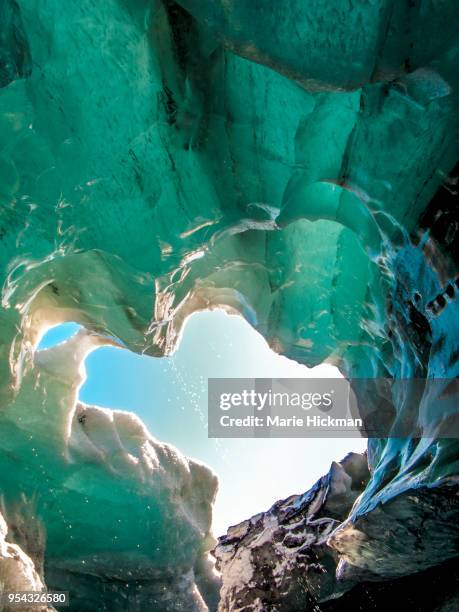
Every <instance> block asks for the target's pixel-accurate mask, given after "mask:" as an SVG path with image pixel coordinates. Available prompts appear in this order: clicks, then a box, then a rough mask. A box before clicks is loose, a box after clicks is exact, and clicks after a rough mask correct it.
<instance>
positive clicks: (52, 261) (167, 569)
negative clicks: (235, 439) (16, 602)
mask: <svg viewBox="0 0 459 612" xmlns="http://www.w3.org/2000/svg"><path fill="white" fill-rule="evenodd" d="M0 19H1V24H2V35H1V37H0V203H1V206H0V274H1V286H2V294H1V298H2V302H1V304H2V306H1V311H0V319H1V321H0V402H1V411H0V428H1V437H0V474H1V483H0V490H1V508H2V514H3V517H4V521H5V523H2V525H3V526H2V529H1V559H0V572H1V574H0V580H1V582H2V583H3V585H4V588H5V589H8V588H10V586H11V588H15V585H17V586H19V585H23V586H24V587H26V586H30V587H31V588H39V587H40V585H41V583H43V582H44V583H46V585H47V586H48V588H54V589H56V588H62V589H66V590H69V591H70V592H71V594H72V599H73V601H74V602H75V603H74V604H72V606H73V609H76V610H95V609H97V610H103V609H106V610H125V609H129V610H144V609H149V607H153V608H154V607H155V606H156V609H161V610H165V611H168V610H171V611H173V610H179V609H185V610H186V609H197V610H199V609H205V607H206V606H207V607H210V608H211V609H214V608H215V607H216V605H217V604H216V601H217V598H218V597H217V595H216V590H217V588H218V584H217V582H216V579H215V577H214V576H213V573H212V563H211V561H210V560H209V556H208V553H209V551H210V550H211V549H212V548H213V547H214V544H215V542H214V541H213V539H212V536H211V534H210V533H209V526H210V519H211V505H212V500H213V497H214V495H215V489H216V479H215V476H214V475H213V474H212V472H211V470H210V469H208V468H206V467H204V466H202V465H200V464H198V463H197V462H194V461H191V460H188V459H186V458H185V457H183V456H182V455H181V454H180V452H179V451H178V450H176V449H173V448H172V447H171V446H169V445H167V444H164V443H161V442H159V441H157V440H155V439H154V438H153V437H152V436H151V435H150V434H149V433H148V432H147V431H146V430H145V427H144V426H143V424H142V423H140V421H139V420H138V419H137V418H136V417H134V416H132V415H128V414H125V413H121V412H117V411H110V410H103V409H100V408H98V407H95V406H84V405H81V404H79V403H78V402H77V391H78V385H79V384H80V382H81V376H82V370H81V362H82V360H83V358H84V355H86V354H87V353H88V351H90V350H92V348H94V347H95V346H98V345H102V344H106V343H113V342H114V343H115V344H119V345H122V346H123V347H125V348H127V349H129V350H132V351H136V352H139V353H140V352H145V353H148V354H150V355H155V356H163V355H167V354H169V353H170V352H171V351H172V350H173V349H174V347H175V345H176V342H177V338H178V337H179V334H180V330H181V328H182V325H183V322H184V320H185V319H186V317H187V316H188V315H189V314H190V313H192V312H194V311H196V310H199V309H205V308H212V307H215V306H219V307H222V308H225V309H227V310H231V311H232V312H239V313H240V314H241V315H242V316H244V317H245V318H246V319H247V320H248V321H249V322H250V323H251V324H252V325H253V326H254V327H255V328H256V329H257V330H258V331H259V332H260V333H261V334H263V336H264V337H265V338H266V339H267V341H268V342H269V343H270V345H271V346H272V348H273V349H274V350H276V351H277V352H279V353H282V354H284V355H286V356H288V357H290V358H293V359H296V360H297V361H299V362H301V363H304V364H306V365H308V366H313V365H316V364H318V363H321V362H323V361H324V360H328V361H329V362H331V363H334V364H336V365H337V366H338V367H339V368H340V370H341V372H342V373H343V374H344V375H345V376H347V377H352V378H358V377H360V378H365V377H366V378H392V379H394V380H401V379H408V380H411V379H413V380H414V379H423V378H438V379H442V380H443V381H444V385H443V387H436V389H437V391H436V392H435V393H431V392H430V391H429V389H427V388H425V389H421V390H420V389H419V387H416V386H410V385H402V386H401V389H400V388H399V389H398V391H394V392H393V394H392V395H391V397H390V398H389V401H388V405H386V409H387V408H388V407H389V408H390V411H389V414H390V419H389V423H387V422H386V423H385V426H386V427H387V428H388V432H389V433H390V432H391V431H392V432H394V431H396V425H397V423H399V422H400V421H401V420H403V421H406V422H408V423H409V425H410V428H411V430H412V432H413V435H412V436H411V437H410V438H404V439H402V438H400V437H393V436H390V435H388V436H387V437H384V438H379V439H372V440H370V441H369V445H368V452H367V462H368V475H367V477H366V478H364V479H362V480H359V477H357V476H356V474H355V470H357V467H355V466H359V465H360V468H359V469H358V470H357V473H358V474H360V471H362V473H363V472H364V471H365V470H364V468H363V466H362V461H363V459H358V458H356V457H354V458H353V459H346V460H345V461H344V462H341V464H338V463H337V464H334V466H333V467H332V470H331V472H330V474H329V475H328V476H327V477H325V478H324V479H323V480H322V481H320V483H319V484H318V485H317V486H316V487H315V488H313V490H312V491H311V492H310V493H308V494H305V495H304V496H299V497H298V498H296V497H294V498H290V500H286V501H285V502H279V504H276V505H275V506H274V508H273V509H272V510H271V511H269V512H268V513H264V514H262V515H260V516H258V518H254V519H250V520H248V521H247V522H245V523H243V524H242V526H239V527H237V528H233V529H232V530H231V531H230V533H229V535H227V536H225V538H224V539H223V540H222V541H221V542H220V544H219V545H218V547H217V549H216V555H217V558H218V563H219V566H220V567H221V569H222V577H221V580H222V585H223V587H222V588H223V591H222V599H221V603H220V608H221V609H225V606H226V609H231V606H233V605H234V606H236V605H239V604H238V603H237V601H239V600H237V598H240V601H241V602H244V601H247V602H249V601H250V602H251V603H250V604H249V603H247V606H249V605H251V606H258V607H259V608H260V606H262V607H261V609H263V605H266V609H268V610H269V609H270V607H269V606H271V609H273V610H275V609H276V607H272V606H277V607H279V609H282V606H284V609H288V605H290V604H289V603H288V602H289V601H290V600H289V598H293V599H292V601H294V602H295V601H296V599H295V598H300V600H302V601H304V602H306V601H309V599H311V601H312V602H313V603H312V604H311V606H316V605H318V604H316V603H314V602H315V601H317V600H318V599H320V600H322V599H323V600H324V602H325V603H321V604H320V605H321V607H322V608H323V609H333V606H338V608H337V609H339V606H341V607H342V609H349V607H350V608H353V607H356V608H357V609H359V606H360V609H368V605H369V604H368V598H369V597H370V598H371V601H372V604H371V605H373V604H374V607H377V606H380V609H382V608H381V607H383V606H387V605H393V602H390V599H389V598H390V594H396V596H397V597H400V598H402V596H403V593H405V592H406V591H407V590H409V591H410V593H411V595H412V598H411V599H405V600H404V601H405V602H406V605H407V607H410V606H411V607H414V609H416V608H415V606H418V607H419V609H423V606H424V609H425V605H427V606H428V607H427V609H432V610H435V609H437V608H438V609H439V610H440V609H442V610H447V609H455V608H454V606H455V605H456V604H455V600H454V597H455V593H454V590H453V588H452V585H453V584H454V582H453V581H454V576H456V574H455V572H456V570H455V569H454V568H455V563H456V561H455V558H456V557H457V550H458V546H457V544H458V535H459V534H458V528H457V525H458V501H457V500H458V499H459V497H458V474H459V442H458V440H457V439H455V438H453V437H451V436H450V433H451V427H450V425H451V423H452V421H453V420H454V418H457V395H456V394H455V391H454V388H452V387H451V385H450V382H451V380H453V379H455V378H456V377H457V375H458V351H459V348H458V336H459V334H458V329H457V321H458V320H459V316H458V315H459V313H458V300H457V293H458V291H459V278H458V276H457V254H458V252H459V249H458V223H459V221H458V213H457V211H458V206H457V184H458V174H459V170H458V165H457V160H458V157H459V156H458V142H459V139H458V93H457V92H458V74H459V73H458V71H457V61H458V57H459V42H458V12H457V2H456V1H455V0H430V1H428V2H417V1H413V2H411V1H410V2H405V1H400V2H394V0H371V1H370V0H369V1H368V2H361V3H357V2H351V1H350V0H311V1H310V2H307V3H305V2H303V1H302V0H292V1H291V2H289V3H285V2H275V1H273V0H258V1H257V2H246V1H245V0H224V1H223V0H221V1H220V0H212V1H211V0H180V1H179V2H173V1H172V0H151V1H150V2H146V1H143V0H105V1H104V2H93V0H66V2H65V3H62V2H61V1H59V0H3V2H1V3H0ZM64 321H76V322H78V323H80V324H81V325H82V326H83V327H84V328H85V330H86V331H84V332H82V333H81V334H79V335H78V336H76V337H75V338H74V339H72V340H71V341H69V342H68V343H66V344H65V345H63V346H61V347H57V348H55V349H50V350H49V351H46V352H39V351H37V350H36V347H37V346H38V343H39V340H40V337H41V336H42V334H43V333H45V331H46V329H47V328H48V327H49V326H51V325H54V324H57V323H60V322H64ZM357 395H358V398H359V410H360V412H361V415H362V418H364V419H365V421H371V422H372V423H373V424H374V423H376V424H378V422H379V421H380V420H381V419H382V418H383V416H382V413H381V411H379V410H378V408H379V399H380V398H378V397H375V396H374V395H372V394H371V393H369V392H368V389H365V386H364V385H363V386H362V387H360V388H359V389H358V390H357ZM387 414H388V411H387V410H385V411H384V415H386V416H387ZM352 466H354V467H352ZM298 469H301V466H299V468H298ZM304 469H306V468H304ZM356 479H357V480H356ZM362 483H363V484H362ZM336 500H339V502H338V501H336ZM295 504H297V505H298V512H299V514H298V523H297V527H298V530H299V531H298V533H297V532H296V531H295V529H296V527H295V521H296V520H297V518H296V517H295V516H294V514H295V511H296V510H295V507H296V506H295ZM290 520H292V521H293V522H290ZM276 534H278V535H276ZM278 537H279V540H277V539H276V538H278ZM303 538H304V540H302V539H303ZM257 542H258V544H257ZM232 555H233V556H232ZM264 555H266V557H264ZM315 555H317V559H316V561H313V559H314V558H315ZM263 563H265V566H263ZM314 564H316V568H317V570H318V571H317V572H315V570H314V567H315V565H314ZM445 564H446V565H445ZM299 567H302V568H304V572H303V574H304V575H305V576H307V579H305V580H304V581H302V579H301V576H300V574H301V573H302V572H301V571H299V569H298V568H299ZM442 568H443V569H442ZM444 568H446V569H444ZM322 569H323V570H324V571H322ZM265 574H266V575H269V576H274V574H275V576H274V579H273V582H272V585H273V586H272V589H273V592H272V593H271V594H270V593H266V589H267V586H266V585H267V584H268V583H267V582H266V579H265V578H264V576H265ZM304 575H303V578H304ZM445 575H448V576H451V579H450V581H449V582H447V583H445V579H444V576H445ZM238 581H239V583H238ZM308 584H309V585H310V586H308ZM426 584H430V585H436V586H432V587H431V589H430V590H429V591H428V592H427V591H426V586H425V585H426ZM363 585H370V586H365V587H364V586H363ZM384 585H386V586H384ZM350 586H352V588H349V587H350ZM247 589H250V590H252V591H254V592H255V593H258V595H257V597H258V598H259V599H260V601H261V602H262V601H263V598H265V601H266V602H269V603H266V604H263V603H259V602H258V603H256V598H255V599H253V597H252V596H251V595H249V594H248V592H247ZM365 589H366V590H365ZM416 593H417V594H418V595H416ZM442 593H443V595H441V594H442ZM250 597H252V600H250ZM276 597H278V598H279V597H280V598H282V597H285V602H284V603H282V602H279V601H276V602H275V603H273V602H274V600H275V598H276ZM353 597H354V598H355V599H352V598H353ZM359 597H360V599H359ZM416 597H417V599H416ZM301 598H302V599H301ZM365 598H367V599H365ZM236 600H237V601H236ZM225 602H226V603H225ZM362 602H363V603H362ZM365 602H366V604H365ZM426 602H427V603H426ZM456 603H457V602H456ZM244 605H245V604H244ZM291 605H292V606H293V609H295V608H294V606H295V605H297V604H296V603H293V604H291ZM298 605H299V604H298ZM301 605H303V604H301ZM308 605H309V604H308ZM365 605H367V607H366V608H365ZM228 606H229V608H228ZM305 606H306V603H305ZM325 606H328V608H327V607H325ZM330 606H331V607H330ZM346 606H348V608H346ZM448 606H449V608H448ZM456 608H457V605H456ZM249 609H250V608H249ZM312 609H314V607H312Z"/></svg>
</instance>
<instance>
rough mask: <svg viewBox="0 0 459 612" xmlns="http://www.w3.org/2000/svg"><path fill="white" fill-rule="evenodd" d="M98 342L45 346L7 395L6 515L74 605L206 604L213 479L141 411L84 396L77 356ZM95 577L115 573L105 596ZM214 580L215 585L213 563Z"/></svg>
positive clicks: (0, 446) (2, 446) (85, 339)
mask: <svg viewBox="0 0 459 612" xmlns="http://www.w3.org/2000/svg"><path fill="white" fill-rule="evenodd" d="M101 342H103V341H101V339H100V337H98V336H94V335H93V334H91V333H88V332H86V331H80V332H79V333H78V334H77V335H75V336H73V337H72V338H71V339H70V340H68V341H67V342H65V343H63V344H60V345H58V346H56V347H55V348H51V349H47V350H43V351H38V352H37V353H36V355H35V359H34V362H35V363H34V367H33V368H31V369H30V370H29V371H28V372H27V374H26V375H25V376H24V377H23V379H22V382H21V387H20V389H19V390H18V392H17V394H16V395H15V398H14V400H13V401H12V402H11V404H9V405H8V406H4V409H3V412H2V415H1V427H2V434H3V435H2V440H1V443H0V450H1V453H2V457H3V459H2V501H3V507H4V509H5V517H6V518H7V520H8V522H9V524H10V530H11V531H12V533H13V535H14V540H15V542H17V543H20V544H21V546H22V547H23V548H24V550H27V551H28V552H29V554H30V555H31V556H32V558H33V559H34V561H35V562H36V564H37V565H38V566H39V567H41V568H43V571H42V574H43V572H44V574H45V576H46V582H47V586H48V587H50V586H54V587H56V588H60V589H61V590H70V591H71V592H72V599H73V603H72V605H73V606H74V607H75V608H76V609H77V608H78V609H86V608H85V606H87V605H89V606H92V607H94V608H96V607H97V606H98V607H99V608H100V609H107V610H109V609H113V608H112V607H111V606H113V605H114V606H115V608H116V606H117V605H118V606H119V605H120V604H119V602H118V599H120V600H121V601H122V600H123V598H126V600H127V601H130V602H131V604H130V605H132V606H133V607H134V608H135V607H136V606H137V608H136V609H144V607H145V606H146V605H147V602H148V603H149V605H153V604H155V605H157V606H158V609H159V607H160V606H161V605H164V606H165V609H168V608H167V605H166V604H162V602H163V599H165V600H166V603H167V600H168V599H171V597H172V596H173V599H174V601H173V602H172V604H171V605H170V609H171V610H172V609H179V608H180V602H182V605H184V604H185V603H186V605H187V606H188V607H187V609H190V610H191V609H196V610H204V609H206V605H205V604H204V602H203V600H202V597H201V594H200V592H199V588H198V587H197V585H196V582H195V571H196V572H197V573H198V574H199V576H200V578H202V579H203V580H205V579H206V576H205V572H204V569H205V568H206V564H207V561H206V557H207V551H208V550H209V548H210V547H211V546H212V543H213V539H212V536H211V535H210V533H209V531H210V522H211V505H212V502H213V500H214V497H215V493H216V487H217V479H216V477H215V475H214V474H213V473H212V472H211V471H210V470H209V469H208V468H207V467H205V466H204V465H202V464H200V463H198V462H196V461H194V460H190V459H186V458H185V457H184V456H183V455H181V454H180V453H179V452H178V451H177V450H176V449H175V448H173V447H172V446H170V445H168V444H162V443H160V442H158V441H157V440H156V439H155V438H153V437H152V436H151V435H150V434H149V432H148V431H147V430H146V428H145V426H144V425H143V424H142V422H141V421H140V420H139V419H138V418H137V417H136V416H135V415H133V414H131V413H127V412H121V411H116V410H115V411H112V410H106V409H102V408H98V407H96V406H88V405H85V404H82V403H80V402H78V401H77V391H78V387H79V385H80V384H81V382H82V376H83V374H84V372H83V369H82V359H83V358H84V356H85V355H86V354H87V353H88V352H89V351H90V350H92V349H94V348H95V347H97V345H100V344H101ZM40 531H41V532H42V533H43V537H41V538H38V537H37V533H40ZM40 544H41V546H40ZM9 546H10V547H12V546H13V545H9ZM29 563H30V565H31V566H32V568H33V564H32V562H31V561H30V560H29ZM43 566H44V567H43ZM209 569H211V568H209ZM97 579H98V580H99V581H102V582H107V581H112V582H113V586H112V587H111V588H110V589H108V593H107V594H106V595H105V596H103V595H102V593H103V588H102V587H101V586H100V585H99V589H100V591H99V597H100V600H99V601H98V600H97V595H95V594H94V591H96V587H95V584H94V583H96V581H97ZM137 581H141V584H140V586H139V585H138V584H137ZM207 581H208V583H209V584H208V588H209V589H211V583H212V574H211V572H210V573H208V576H207ZM117 583H119V585H120V586H119V587H118V588H116V584H117ZM64 587H65V588H64ZM24 590H25V589H24ZM85 598H87V600H88V601H87V602H86V601H85ZM192 602H194V605H192Z"/></svg>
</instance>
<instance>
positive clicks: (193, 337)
mask: <svg viewBox="0 0 459 612" xmlns="http://www.w3.org/2000/svg"><path fill="white" fill-rule="evenodd" d="M77 329H78V326H77V325H75V324H73V323H66V324H64V325H61V326H59V327H56V328H53V329H51V330H49V331H48V332H47V334H46V335H45V337H44V338H43V340H42V341H41V343H40V348H47V347H49V346H53V345H55V344H57V343H59V342H61V341H63V340H65V339H66V338H68V337H69V336H70V335H71V334H72V333H75V331H76V330H77ZM86 370H87V380H86V382H85V383H84V385H83V387H82V388H81V390H80V399H81V400H82V401H84V402H87V403H90V404H97V405H99V406H104V407H107V408H119V409H122V410H131V411H132V412H135V413H136V414H138V415H139V416H140V417H141V418H142V420H143V421H144V422H145V423H146V425H147V426H148V428H149V429H150V431H151V433H152V434H153V435H154V436H155V437H156V438H158V439H159V440H162V441H165V442H169V443H172V444H174V445H175V446H177V447H178V448H179V449H180V450H181V451H182V452H183V453H184V454H186V455H188V456H191V457H195V458H197V459H200V460H201V461H204V462H205V463H207V464H208V465H210V466H211V467H212V468H213V470H214V471H215V472H216V473H217V475H218V476H219V481H220V485H219V493H218V495H217V500H216V504H215V508H214V531H215V534H216V535H221V534H222V533H223V532H225V531H226V529H227V528H228V526H229V525H231V524H235V523H237V522H239V521H241V520H244V519H246V518H249V517H250V516H252V515H253V514H256V513H257V512H260V511H263V510H267V509H268V508H269V507H270V505H271V504H273V503H274V502H275V501H276V500H278V499H281V498H283V497H288V496H289V495H291V494H293V493H301V492H304V491H306V490H307V489H308V488H309V487H310V486H311V485H312V484H313V483H314V482H315V481H316V480H317V478H319V477H320V476H322V474H324V473H325V472H327V471H328V469H329V466H330V463H331V462H332V461H333V460H339V459H341V458H342V457H343V456H344V455H345V454H346V453H347V452H349V451H351V450H356V451H362V450H363V449H364V448H365V447H366V441H365V440H363V439H349V438H348V439H343V440H340V439H309V438H308V439H224V440H223V439H218V440H215V439H209V438H208V437H207V416H206V415H207V378H225V377H234V378H239V377H249V378H251V377H265V378H272V377H273V378H274V377H280V378H282V377H284V378H288V377H303V376H311V375H312V376H318V377H319V376H320V377H324V376H337V375H339V374H338V372H337V371H336V370H335V368H332V366H329V365H325V364H324V365H321V366H319V367H318V368H315V369H314V370H308V369H307V368H305V367H304V366H301V365H299V364H298V363H295V362H293V361H290V360H288V359H286V358H285V357H281V356H279V355H276V354H275V353H273V352H272V351H271V349H270V348H269V347H268V345H267V344H266V342H265V340H264V339H263V338H262V337H261V336H260V335H259V334H258V333H257V332H256V331H255V330H253V329H252V328H251V327H250V326H249V324H248V323H246V321H245V320H244V319H242V318H241V317H238V316H229V315H227V314H225V313H224V312H222V311H213V312H201V313H197V314H194V315H193V316H191V317H190V318H189V319H188V321H187V323H186V326H185V329H184V332H183V334H182V338H181V341H180V344H179V346H178V348H177V350H176V352H175V353H174V355H172V356H171V357H167V358H162V359H157V358H153V357H146V356H140V355H135V354H134V353H131V352H130V351H127V350H122V349H116V348H113V347H103V348H100V349H98V350H96V351H95V352H93V353H92V354H91V355H89V357H88V358H87V360H86Z"/></svg>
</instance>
